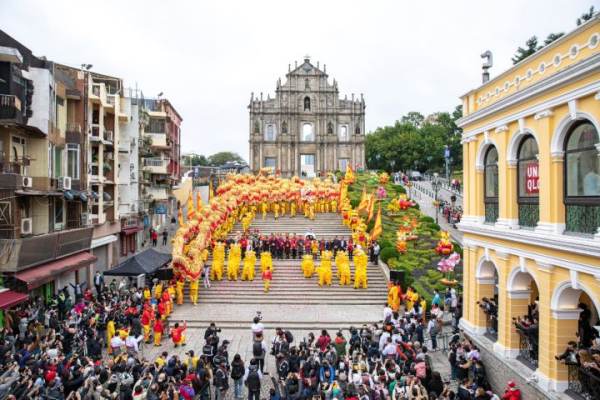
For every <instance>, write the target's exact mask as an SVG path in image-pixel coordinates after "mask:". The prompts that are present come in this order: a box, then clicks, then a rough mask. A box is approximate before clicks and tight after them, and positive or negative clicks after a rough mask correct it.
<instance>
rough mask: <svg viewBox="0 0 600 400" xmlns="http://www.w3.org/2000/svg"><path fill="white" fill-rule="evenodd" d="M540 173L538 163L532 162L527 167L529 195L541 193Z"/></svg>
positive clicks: (526, 177) (526, 181)
mask: <svg viewBox="0 0 600 400" xmlns="http://www.w3.org/2000/svg"><path fill="white" fill-rule="evenodd" d="M539 173H540V169H539V166H538V163H537V161H536V162H531V163H529V164H527V166H526V167H525V191H526V192H527V194H536V193H539V191H540V189H539V176H540V175H539Z"/></svg>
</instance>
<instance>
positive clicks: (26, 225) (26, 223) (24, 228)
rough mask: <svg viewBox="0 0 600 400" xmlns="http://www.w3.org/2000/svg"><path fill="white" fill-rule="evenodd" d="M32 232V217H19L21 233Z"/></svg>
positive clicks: (28, 233)
mask: <svg viewBox="0 0 600 400" xmlns="http://www.w3.org/2000/svg"><path fill="white" fill-rule="evenodd" d="M32 232H33V219H31V218H22V219H21V235H31V233H32Z"/></svg>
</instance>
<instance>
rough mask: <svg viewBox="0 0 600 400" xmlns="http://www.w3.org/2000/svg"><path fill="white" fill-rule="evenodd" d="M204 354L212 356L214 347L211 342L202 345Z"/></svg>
mask: <svg viewBox="0 0 600 400" xmlns="http://www.w3.org/2000/svg"><path fill="white" fill-rule="evenodd" d="M202 354H204V355H205V356H209V357H212V355H213V347H212V346H211V345H210V344H205V345H204V347H202Z"/></svg>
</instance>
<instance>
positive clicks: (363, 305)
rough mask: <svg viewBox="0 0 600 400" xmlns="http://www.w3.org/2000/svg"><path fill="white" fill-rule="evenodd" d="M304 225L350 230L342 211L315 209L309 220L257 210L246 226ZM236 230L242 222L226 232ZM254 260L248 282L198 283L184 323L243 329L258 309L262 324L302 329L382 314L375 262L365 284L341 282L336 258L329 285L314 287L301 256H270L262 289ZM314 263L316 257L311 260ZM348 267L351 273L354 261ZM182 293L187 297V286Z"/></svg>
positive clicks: (383, 293)
mask: <svg viewBox="0 0 600 400" xmlns="http://www.w3.org/2000/svg"><path fill="white" fill-rule="evenodd" d="M309 228H311V229H312V231H313V232H314V233H315V234H316V236H317V238H326V239H329V238H333V237H334V236H338V237H349V236H350V231H349V230H348V229H347V228H346V227H345V226H344V225H342V221H341V217H340V216H339V215H337V214H318V215H317V217H316V219H315V220H314V221H310V220H308V219H306V218H304V217H303V216H297V217H296V218H290V217H282V218H279V219H278V220H275V219H274V218H273V216H272V215H268V216H267V218H266V220H265V221H263V220H262V219H261V218H260V216H259V217H258V218H257V219H256V220H255V221H254V222H253V223H252V225H251V229H258V230H259V231H260V232H261V233H262V234H266V235H268V234H270V233H271V232H273V233H296V234H299V235H300V234H303V233H304V232H306V231H308V229H309ZM240 231H241V226H240V225H239V224H237V225H236V226H235V227H234V229H233V230H232V233H231V235H236V233H237V232H240ZM259 262H260V260H259V257H257V265H256V277H255V280H254V281H253V282H247V281H240V280H238V281H228V280H223V281H220V282H212V287H211V288H210V289H204V288H201V289H200V294H199V304H198V305H197V306H196V307H193V306H190V307H184V308H183V309H182V310H181V314H182V317H183V318H185V319H186V320H187V322H188V326H190V327H198V328H200V327H202V328H204V327H206V326H207V325H208V323H210V322H213V321H214V322H216V323H217V325H218V326H220V327H222V328H224V329H241V328H244V329H246V328H247V327H248V321H250V320H251V319H252V317H253V316H254V315H255V314H256V312H257V311H261V312H262V315H263V317H264V320H263V323H265V326H266V327H267V328H274V327H276V326H286V327H288V328H290V329H292V328H293V329H301V330H313V329H322V328H332V329H333V328H337V327H339V326H350V325H362V324H363V323H367V322H375V321H378V320H380V319H381V310H382V309H383V305H384V303H385V301H386V297H387V282H386V280H385V276H384V275H383V273H382V271H381V270H380V268H379V266H376V265H369V267H368V271H367V274H368V283H369V287H368V289H354V287H353V286H340V285H339V280H338V279H336V271H337V269H336V266H335V263H333V284H332V286H330V287H319V286H318V284H317V282H318V278H317V276H316V274H315V276H313V277H312V278H310V279H307V278H304V276H303V275H302V270H301V267H300V260H277V259H274V260H273V267H274V272H273V280H272V283H271V289H270V291H269V292H268V293H264V291H263V282H262V279H261V277H260V266H259ZM318 263H319V261H318V260H317V261H316V262H315V266H318ZM351 269H352V273H354V265H353V264H351ZM185 299H186V302H188V303H189V297H188V296H187V287H186V296H185ZM177 314H180V311H178V312H177ZM183 318H182V319H183Z"/></svg>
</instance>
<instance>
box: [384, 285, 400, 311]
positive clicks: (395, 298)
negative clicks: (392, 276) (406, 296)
mask: <svg viewBox="0 0 600 400" xmlns="http://www.w3.org/2000/svg"><path fill="white" fill-rule="evenodd" d="M400 296H401V291H400V287H399V286H398V285H392V287H391V288H390V290H388V297H387V302H388V305H389V306H390V308H391V309H392V311H394V312H397V311H398V310H400Z"/></svg>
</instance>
